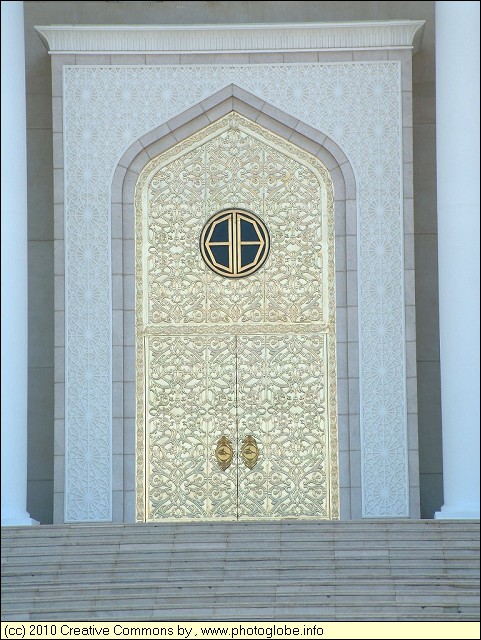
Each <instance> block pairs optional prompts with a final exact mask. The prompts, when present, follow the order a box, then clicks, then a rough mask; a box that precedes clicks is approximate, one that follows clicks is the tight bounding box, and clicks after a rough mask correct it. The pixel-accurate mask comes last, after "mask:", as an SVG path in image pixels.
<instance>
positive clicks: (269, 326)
mask: <svg viewBox="0 0 481 640" xmlns="http://www.w3.org/2000/svg"><path fill="white" fill-rule="evenodd" d="M331 331H332V328H331V326H330V325H329V324H324V323H314V322H305V323H301V322H299V323H282V322H276V323H270V322H269V323H268V322H263V323H259V324H256V323H244V322H243V323H240V324H229V323H226V324H205V323H203V324H198V325H196V324H193V323H190V324H184V325H171V324H162V325H158V324H156V325H148V326H147V327H144V329H143V331H142V332H141V333H143V334H144V335H146V336H159V335H162V336H177V335H183V336H184V335H185V336H191V335H217V334H238V335H272V334H283V333H298V334H303V335H306V334H310V333H331Z"/></svg>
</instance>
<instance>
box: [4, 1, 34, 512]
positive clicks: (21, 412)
mask: <svg viewBox="0 0 481 640" xmlns="http://www.w3.org/2000/svg"><path fill="white" fill-rule="evenodd" d="M25 105H26V99H25V45H24V33H23V2H2V215H1V219H2V225H1V248H2V293H1V297H2V344H1V349H2V351H1V353H2V356H1V360H2V412H1V414H2V416H1V418H2V424H1V429H2V525H22V524H33V523H34V522H35V521H33V520H32V519H31V518H30V516H29V514H28V513H27V509H26V507H27V364H28V363H27V341H28V333H27V323H28V317H27V298H28V282H27V151H26V106H25Z"/></svg>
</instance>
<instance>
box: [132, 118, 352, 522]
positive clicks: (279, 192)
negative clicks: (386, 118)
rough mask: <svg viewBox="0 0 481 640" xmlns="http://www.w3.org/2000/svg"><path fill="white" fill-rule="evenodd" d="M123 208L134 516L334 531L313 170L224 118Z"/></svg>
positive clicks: (323, 190) (324, 237) (325, 190)
mask: <svg viewBox="0 0 481 640" xmlns="http://www.w3.org/2000/svg"><path fill="white" fill-rule="evenodd" d="M135 209H136V428H137V444H136V447H137V449H136V463H137V464H136V506H137V519H138V520H141V521H144V520H147V521H161V520H218V519H226V520H235V519H242V520H246V519H260V518H264V519H280V518H308V519H335V518H338V517H339V489H338V452H337V409H336V352H335V282H334V277H335V273H334V220H333V193H332V183H331V180H330V177H329V175H328V173H327V171H326V169H325V168H324V166H323V165H322V164H321V163H320V162H319V161H318V160H317V159H316V158H314V157H313V156H311V155H310V154H308V153H306V152H304V151H302V150H300V149H299V148H298V147H296V146H294V145H292V144H290V143H288V142H287V141H285V140H284V139H282V138H280V137H278V136H276V135H274V134H272V133H271V132H269V131H267V130H266V129H264V128H262V127H260V126H259V125H256V124H254V123H252V122H251V121H250V120H248V119H246V118H244V117H242V116H240V115H238V114H236V113H231V114H229V115H228V116H225V117H224V118H221V119H220V120H218V121H217V122H215V123H213V124H212V125H210V126H208V127H206V128H205V129H203V130H202V131H200V132H199V133H197V134H195V135H193V136H191V137H190V138H188V139H187V140H185V141H183V142H181V143H179V144H178V145H176V146H174V147H172V148H171V149H169V150H168V151H166V152H165V153H163V154H161V155H160V156H158V157H156V158H154V159H153V160H151V162H150V163H149V164H148V165H147V166H146V167H145V168H144V170H143V171H142V173H141V175H140V176H139V180H138V182H137V186H136V193H135Z"/></svg>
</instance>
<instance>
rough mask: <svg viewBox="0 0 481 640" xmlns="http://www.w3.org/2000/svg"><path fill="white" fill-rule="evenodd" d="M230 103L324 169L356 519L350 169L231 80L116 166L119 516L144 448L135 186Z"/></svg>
mask: <svg viewBox="0 0 481 640" xmlns="http://www.w3.org/2000/svg"><path fill="white" fill-rule="evenodd" d="M233 110H235V111H236V112H237V113H239V114H240V115H243V116H245V117H247V118H249V119H250V120H252V121H255V122H258V123H259V124H261V125H262V126H264V127H265V128H266V129H268V130H270V131H273V132H274V133H276V134H278V135H280V136H281V137H283V138H285V139H287V140H289V141H290V142H291V143H293V144H295V145H296V146H298V147H299V148H300V149H303V150H305V151H307V152H309V153H311V154H312V155H315V156H316V157H317V158H319V159H320V160H321V162H322V163H323V164H324V166H325V167H326V168H327V169H328V171H329V174H330V176H331V179H332V181H333V184H334V217H335V261H336V263H335V269H336V345H337V394H338V455H339V499H340V518H341V519H343V520H349V519H357V518H360V517H361V451H360V420H359V365H358V363H359V341H358V329H357V327H358V302H357V296H358V288H357V250H356V247H357V226H358V225H357V200H356V180H355V177H354V172H353V170H352V167H351V164H350V162H349V160H348V158H347V157H346V155H345V154H344V153H343V151H342V150H341V149H340V147H339V146H338V145H337V144H336V143H335V142H334V141H333V140H332V139H331V138H329V137H328V136H326V135H325V134H323V133H322V132H320V131H318V130H316V129H314V128H313V127H311V126H309V125H307V124H305V123H302V122H299V121H298V120H296V119H295V118H293V117H292V116H290V115H289V114H287V113H284V112H282V111H281V110H280V109H278V108H276V107H273V106H271V105H268V104H267V103H265V102H264V101H263V100H260V99H259V98H258V97H257V96H255V95H253V94H251V93H249V92H247V91H245V90H244V89H241V88H240V87H237V86H236V85H229V86H227V87H225V88H224V89H223V90H221V91H219V92H217V93H215V94H213V95H212V96H210V97H209V98H208V99H207V100H205V101H203V102H201V103H200V104H199V105H196V106H194V107H192V108H191V109H188V110H187V111H185V112H183V113H182V114H179V115H177V116H175V117H174V118H172V119H171V120H169V121H167V122H165V123H163V124H162V125H160V126H159V127H157V128H155V129H153V130H152V131H150V132H149V133H147V134H145V135H144V136H142V137H141V138H140V139H139V140H137V141H136V142H135V143H134V144H133V145H131V146H130V147H129V149H127V151H126V152H125V153H124V155H123V156H122V158H121V159H120V161H119V163H118V166H117V169H116V171H115V173H114V177H113V181H112V204H111V211H112V255H113V256H114V255H115V256H116V259H115V260H113V261H112V297H113V314H112V315H113V326H112V336H113V345H112V353H113V366H112V373H113V445H112V446H113V453H114V455H113V459H114V460H113V466H114V477H115V475H116V474H117V475H118V476H121V477H122V478H123V492H122V496H120V495H119V498H121V500H122V508H121V511H122V519H123V520H124V521H127V522H132V521H135V482H136V477H135V476H136V471H135V469H136V462H137V461H136V456H139V455H143V452H141V451H136V444H135V366H136V365H135V311H134V309H135V260H134V254H135V208H134V191H135V185H136V183H137V179H138V176H139V175H140V173H141V171H142V169H143V168H144V166H145V165H146V164H147V163H148V162H149V161H150V160H151V159H152V158H154V157H155V156H157V155H159V154H160V153H163V152H164V151H166V150H167V149H169V148H170V147H172V146H174V145H175V144H178V143H179V142H181V141H182V140H184V139H186V138H188V137H189V136H191V135H193V134H194V133H196V132H198V131H200V130H202V129H203V128H204V127H206V126H208V125H209V124H211V123H212V122H214V121H215V120H218V119H219V118H220V117H222V116H223V115H226V114H228V113H230V112H231V111H233ZM120 452H122V455H120ZM119 493H120V492H119ZM114 504H115V490H114ZM119 506H120V505H119ZM118 510H119V511H120V509H119V508H118Z"/></svg>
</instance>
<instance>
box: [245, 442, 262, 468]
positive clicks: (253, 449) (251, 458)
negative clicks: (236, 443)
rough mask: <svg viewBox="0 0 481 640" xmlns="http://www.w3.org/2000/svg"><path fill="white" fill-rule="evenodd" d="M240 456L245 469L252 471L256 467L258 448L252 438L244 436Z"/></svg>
mask: <svg viewBox="0 0 481 640" xmlns="http://www.w3.org/2000/svg"><path fill="white" fill-rule="evenodd" d="M241 456H242V460H243V461H244V464H245V466H246V467H248V468H249V469H252V468H253V467H255V466H256V463H257V460H258V459H259V447H258V446H257V442H256V441H255V438H254V437H253V436H246V437H245V438H244V440H243V441H242V449H241Z"/></svg>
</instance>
